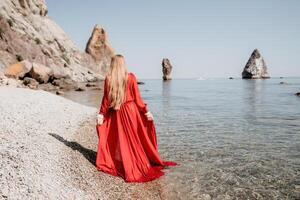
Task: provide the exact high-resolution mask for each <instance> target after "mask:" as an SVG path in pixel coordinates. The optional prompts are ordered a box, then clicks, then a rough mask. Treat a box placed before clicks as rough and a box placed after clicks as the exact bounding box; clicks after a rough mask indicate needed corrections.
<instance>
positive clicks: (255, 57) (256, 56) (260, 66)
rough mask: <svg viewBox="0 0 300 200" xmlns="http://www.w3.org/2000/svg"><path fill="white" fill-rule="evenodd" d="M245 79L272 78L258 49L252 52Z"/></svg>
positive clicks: (244, 73) (244, 71)
mask: <svg viewBox="0 0 300 200" xmlns="http://www.w3.org/2000/svg"><path fill="white" fill-rule="evenodd" d="M242 78H243V79H257V78H270V76H269V74H268V71H267V65H266V63H265V61H264V58H263V57H262V56H261V54H260V52H259V51H258V49H254V51H253V52H252V54H251V56H250V58H249V60H248V62H247V64H246V66H245V68H244V70H243V72H242Z"/></svg>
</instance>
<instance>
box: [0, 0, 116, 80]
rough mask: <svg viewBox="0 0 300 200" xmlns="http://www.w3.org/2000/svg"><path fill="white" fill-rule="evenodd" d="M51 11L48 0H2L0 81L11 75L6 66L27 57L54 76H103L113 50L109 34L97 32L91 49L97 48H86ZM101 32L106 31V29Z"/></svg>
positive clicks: (84, 77)
mask: <svg viewBox="0 0 300 200" xmlns="http://www.w3.org/2000/svg"><path fill="white" fill-rule="evenodd" d="M47 13H48V9H47V6H46V4H45V1H44V0H1V1H0V82H1V78H2V82H3V79H5V78H7V77H6V76H4V74H5V73H4V71H5V70H6V68H8V67H10V66H11V65H15V64H16V63H18V62H21V61H23V60H25V61H26V62H27V63H31V65H32V66H34V65H37V66H38V65H42V66H45V67H48V68H49V70H50V71H53V73H52V76H53V77H52V78H54V79H55V78H69V79H71V80H72V81H75V82H83V81H95V80H98V79H100V80H101V79H103V75H104V74H103V71H105V70H104V69H105V67H104V65H106V64H107V63H108V60H109V56H110V55H111V54H112V53H111V52H110V51H109V50H110V49H111V48H110V46H108V45H107V39H106V38H107V36H105V37H104V39H103V38H101V39H100V40H98V39H97V38H98V36H97V34H96V33H95V34H93V35H95V37H93V39H90V41H89V44H88V46H89V48H88V49H92V47H93V45H91V43H94V49H96V50H94V51H92V50H89V51H87V52H88V53H86V52H82V51H80V49H79V48H78V47H77V46H76V45H75V44H74V43H73V42H72V40H71V39H70V38H69V37H68V35H67V34H66V33H65V32H64V31H63V30H62V29H61V28H60V27H59V26H58V25H57V24H56V23H55V22H54V21H53V20H52V19H51V18H50V17H48V15H47ZM96 27H98V26H96ZM96 32H97V31H96ZM100 32H101V33H102V32H104V33H105V31H104V30H103V29H101V31H100ZM100 36H101V34H100ZM98 41H100V44H101V45H100V50H99V51H97V50H98V49H97V45H96V44H98V43H99V42H98ZM102 41H104V42H102ZM95 46H96V47H95ZM103 49H104V50H103ZM106 55H108V56H106ZM109 61H110V60H109ZM14 67H16V66H14ZM99 69H101V70H99ZM49 80H52V79H49Z"/></svg>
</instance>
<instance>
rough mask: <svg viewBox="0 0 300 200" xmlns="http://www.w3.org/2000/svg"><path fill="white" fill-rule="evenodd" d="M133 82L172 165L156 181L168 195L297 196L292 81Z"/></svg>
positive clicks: (89, 101) (83, 98) (299, 181)
mask: <svg viewBox="0 0 300 200" xmlns="http://www.w3.org/2000/svg"><path fill="white" fill-rule="evenodd" d="M141 81H144V82H145V83H146V84H145V85H139V87H140V90H141V93H142V96H143V98H144V100H145V102H146V103H147V104H148V107H149V109H150V110H151V111H152V113H153V115H154V120H155V121H154V122H155V125H156V129H157V137H158V145H159V152H160V154H161V156H162V158H163V159H167V160H174V161H176V162H178V163H179V164H180V166H178V167H173V168H170V169H167V170H166V176H164V177H162V178H161V179H160V181H161V182H164V184H163V187H162V190H164V192H165V193H168V197H170V198H172V197H174V198H175V197H177V198H178V197H179V198H182V199H201V198H203V199H209V197H208V195H209V196H210V197H212V198H214V199H232V198H234V199H300V97H297V96H296V95H294V93H296V92H299V91H300V78H289V79H286V78H285V79H268V80H241V79H234V80H229V79H208V80H191V79H189V80H172V81H169V82H163V81H161V80H141ZM281 81H284V82H287V83H288V84H279V83H280V82H281ZM66 96H67V97H68V98H71V99H73V100H75V101H79V102H81V103H83V104H86V105H91V106H95V107H97V108H98V107H99V103H100V98H101V95H100V94H99V91H87V92H84V93H78V92H71V93H67V94H66Z"/></svg>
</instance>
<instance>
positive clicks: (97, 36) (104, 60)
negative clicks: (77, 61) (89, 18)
mask: <svg viewBox="0 0 300 200" xmlns="http://www.w3.org/2000/svg"><path fill="white" fill-rule="evenodd" d="M85 52H86V53H88V54H90V55H91V56H92V57H93V58H94V59H95V60H96V62H97V63H98V64H100V67H97V68H96V69H94V70H95V71H96V72H98V73H103V74H106V73H107V69H108V66H109V64H110V60H111V57H112V56H113V55H114V50H113V49H112V47H111V46H110V45H109V43H108V40H107V33H106V31H105V30H104V29H103V28H102V27H101V26H99V25H95V27H94V30H93V32H92V35H91V37H90V39H89V41H88V43H87V45H86V48H85Z"/></svg>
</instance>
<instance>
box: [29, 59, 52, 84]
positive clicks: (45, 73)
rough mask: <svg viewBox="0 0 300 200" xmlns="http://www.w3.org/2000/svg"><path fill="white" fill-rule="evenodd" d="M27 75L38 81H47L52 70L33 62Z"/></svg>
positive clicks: (50, 76)
mask: <svg viewBox="0 0 300 200" xmlns="http://www.w3.org/2000/svg"><path fill="white" fill-rule="evenodd" d="M29 76H30V77H31V78H34V79H35V80H37V81H38V82H39V83H47V82H48V81H49V79H50V78H52V77H53V70H52V69H51V68H49V67H46V66H44V65H42V64H39V63H33V65H32V69H31V70H30V72H29Z"/></svg>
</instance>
